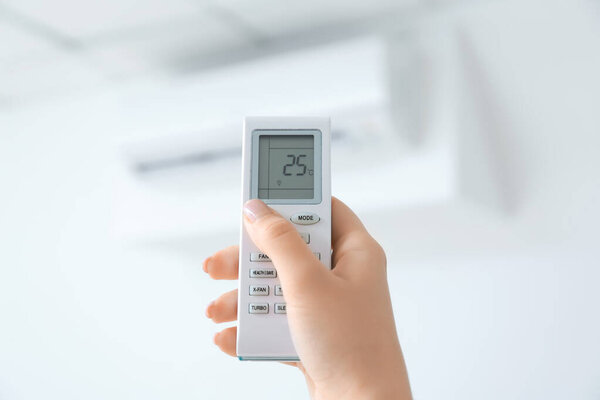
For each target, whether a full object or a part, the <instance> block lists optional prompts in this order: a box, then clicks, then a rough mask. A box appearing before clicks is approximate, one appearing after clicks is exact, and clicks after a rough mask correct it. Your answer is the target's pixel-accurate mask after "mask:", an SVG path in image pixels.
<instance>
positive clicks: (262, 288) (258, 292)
mask: <svg viewBox="0 0 600 400" xmlns="http://www.w3.org/2000/svg"><path fill="white" fill-rule="evenodd" d="M268 295H269V285H250V296H268Z"/></svg>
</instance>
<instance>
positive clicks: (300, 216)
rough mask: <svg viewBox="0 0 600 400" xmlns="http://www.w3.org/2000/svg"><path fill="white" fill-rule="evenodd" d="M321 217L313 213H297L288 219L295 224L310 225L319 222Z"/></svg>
mask: <svg viewBox="0 0 600 400" xmlns="http://www.w3.org/2000/svg"><path fill="white" fill-rule="evenodd" d="M320 219H321V218H319V216H318V215H317V214H313V213H297V214H294V215H292V216H291V217H290V221H292V222H293V223H295V224H297V225H312V224H316V223H317V222H319V220H320Z"/></svg>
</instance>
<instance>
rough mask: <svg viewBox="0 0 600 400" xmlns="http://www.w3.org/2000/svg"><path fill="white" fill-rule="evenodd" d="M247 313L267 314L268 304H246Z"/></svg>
mask: <svg viewBox="0 0 600 400" xmlns="http://www.w3.org/2000/svg"><path fill="white" fill-rule="evenodd" d="M248 313H250V314H268V313H269V304H268V303H250V304H248Z"/></svg>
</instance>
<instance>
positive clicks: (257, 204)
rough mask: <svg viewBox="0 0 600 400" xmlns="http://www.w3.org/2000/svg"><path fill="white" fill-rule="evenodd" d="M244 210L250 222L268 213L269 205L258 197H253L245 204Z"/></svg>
mask: <svg viewBox="0 0 600 400" xmlns="http://www.w3.org/2000/svg"><path fill="white" fill-rule="evenodd" d="M243 212H244V215H245V216H246V218H247V219H248V221H249V222H254V221H256V220H257V219H259V218H260V217H262V216H263V215H265V214H268V213H269V207H267V205H266V204H265V203H263V202H262V201H260V200H258V199H252V200H248V201H247V202H246V204H244V209H243Z"/></svg>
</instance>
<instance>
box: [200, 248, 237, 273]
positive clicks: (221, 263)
mask: <svg viewBox="0 0 600 400" xmlns="http://www.w3.org/2000/svg"><path fill="white" fill-rule="evenodd" d="M239 251H240V250H239V246H237V245H235V246H229V247H226V248H224V249H223V250H220V251H217V252H216V253H215V254H213V255H212V256H210V257H208V258H207V259H206V260H204V264H203V265H202V269H203V270H204V272H206V273H207V274H208V275H210V277H211V278H213V279H237V278H238V265H239Z"/></svg>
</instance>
